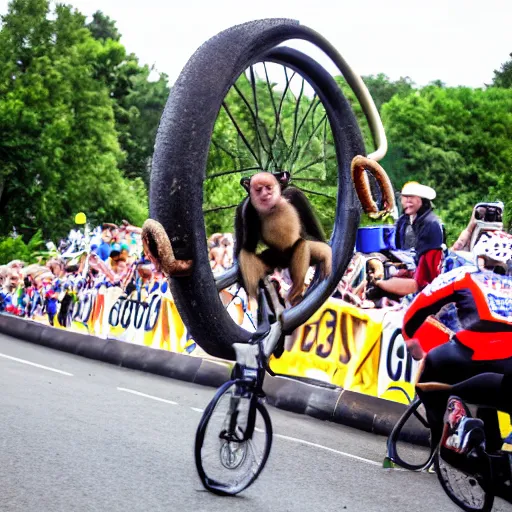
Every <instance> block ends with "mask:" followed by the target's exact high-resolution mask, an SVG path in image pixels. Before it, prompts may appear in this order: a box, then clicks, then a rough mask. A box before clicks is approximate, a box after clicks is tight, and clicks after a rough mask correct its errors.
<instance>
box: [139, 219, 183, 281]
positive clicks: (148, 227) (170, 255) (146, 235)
mask: <svg viewBox="0 0 512 512" xmlns="http://www.w3.org/2000/svg"><path fill="white" fill-rule="evenodd" d="M141 238H142V246H143V248H144V254H145V255H146V256H147V257H148V258H149V260H150V261H151V263H153V265H155V267H156V268H157V269H161V270H162V272H163V273H164V274H165V275H166V276H167V277H173V276H188V275H190V273H191V269H192V260H177V259H176V258H175V257H174V252H173V250H172V246H171V242H170V240H169V237H168V236H167V233H166V232H165V229H164V228H163V226H162V225H161V224H160V223H159V222H157V221H156V220H153V219H148V220H146V222H144V224H143V226H142V236H141Z"/></svg>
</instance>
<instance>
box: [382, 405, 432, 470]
mask: <svg viewBox="0 0 512 512" xmlns="http://www.w3.org/2000/svg"><path fill="white" fill-rule="evenodd" d="M434 453H435V447H432V446H431V445H430V427H429V424H428V421H427V418H426V414H425V410H424V407H423V405H422V403H421V400H420V399H419V398H416V399H415V400H414V401H413V402H411V404H410V405H409V407H408V408H407V410H406V411H405V412H404V414H403V415H402V417H401V418H400V419H399V420H398V422H397V423H396V425H395V426H394V428H393V430H392V431H391V434H390V435H389V438H388V459H390V460H391V461H392V462H393V463H394V464H397V465H398V466H400V467H402V468H404V469H408V470H409V471H421V470H424V469H427V468H428V467H429V466H430V465H431V464H432V461H433V458H434Z"/></svg>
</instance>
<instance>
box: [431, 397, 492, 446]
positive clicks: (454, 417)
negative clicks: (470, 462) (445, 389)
mask: <svg viewBox="0 0 512 512" xmlns="http://www.w3.org/2000/svg"><path fill="white" fill-rule="evenodd" d="M484 441H485V433H484V422H483V421H482V420H481V419H478V418H472V417H471V414H470V412H469V409H468V408H467V407H466V405H465V404H464V402H463V401H462V400H461V399H460V398H458V397H456V396H451V397H450V398H449V400H448V404H447V407H446V412H445V414H444V428H443V435H442V437H441V447H440V448H441V450H442V451H443V452H445V450H448V451H450V452H452V453H457V454H460V455H467V454H469V453H470V452H471V451H472V450H473V449H474V448H477V447H479V446H480V445H482V443H484ZM445 453H446V452H445Z"/></svg>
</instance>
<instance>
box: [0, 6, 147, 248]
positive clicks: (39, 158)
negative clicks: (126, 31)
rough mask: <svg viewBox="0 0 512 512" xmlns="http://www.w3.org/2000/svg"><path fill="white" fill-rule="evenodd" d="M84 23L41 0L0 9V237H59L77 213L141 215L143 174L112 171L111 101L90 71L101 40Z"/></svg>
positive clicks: (116, 150)
mask: <svg viewBox="0 0 512 512" xmlns="http://www.w3.org/2000/svg"><path fill="white" fill-rule="evenodd" d="M84 25H85V18H84V17H83V16H82V15H81V14H79V13H78V12H76V11H73V10H72V9H71V7H69V6H62V5H58V6H57V7H56V9H55V12H54V13H50V11H49V3H48V1H47V0H13V1H11V3H10V4H9V11H8V13H7V15H6V16H4V17H2V27H1V30H0V151H1V153H0V154H1V157H2V158H1V159H0V191H1V197H0V218H1V223H0V235H7V234H9V233H10V231H11V230H12V228H13V226H15V227H16V228H18V231H19V232H20V233H22V234H23V235H25V238H27V237H30V236H31V235H33V234H34V232H35V231H36V229H37V228H41V229H42V232H43V235H44V236H45V237H50V236H62V235H63V234H64V233H65V232H67V231H68V229H69V227H71V226H72V219H73V217H74V213H76V211H85V212H86V213H87V214H88V217H89V218H90V220H91V221H92V222H99V221H103V220H104V219H105V218H109V219H112V220H114V221H115V220H118V221H119V220H121V219H122V218H123V217H126V218H129V219H130V220H131V221H132V222H134V223H141V222H142V221H143V220H144V218H145V216H146V199H145V190H144V187H143V185H142V182H140V180H139V181H136V180H135V181H131V182H130V181H127V180H125V179H124V178H123V176H122V174H121V173H120V171H119V169H118V162H119V161H120V160H121V159H122V157H123V154H122V151H121V149H120V147H119V143H118V140H117V133H116V130H115V124H114V114H113V108H112V102H111V99H110V96H109V91H108V89H107V88H106V86H105V85H104V83H103V82H101V81H99V80H97V79H96V78H95V76H94V72H93V68H94V64H95V62H96V61H97V60H98V58H99V57H100V56H101V55H102V52H103V51H104V48H103V46H102V44H101V43H100V42H98V41H95V40H94V39H93V38H92V37H91V35H90V32H89V31H88V30H87V29H86V28H85V27H84ZM27 239H28V238H27Z"/></svg>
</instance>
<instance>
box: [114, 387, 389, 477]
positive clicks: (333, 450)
mask: <svg viewBox="0 0 512 512" xmlns="http://www.w3.org/2000/svg"><path fill="white" fill-rule="evenodd" d="M117 389H118V391H124V392H126V393H132V394H133V395H138V396H143V397H145V398H150V399H151V400H156V401H158V402H165V403H167V404H172V405H179V404H178V403H177V402H173V401H172V400H166V399H164V398H159V397H157V396H152V395H146V393H141V392H140V391H134V390H133V389H127V388H117ZM190 409H192V410H193V411H195V412H199V413H203V412H204V409H199V408H198V407H190ZM255 430H257V431H258V432H263V430H261V429H259V428H256V429H255ZM274 437H278V438H280V439H284V440H286V441H291V442H292V443H299V444H304V445H307V446H312V447H313V448H319V449H320V450H325V451H327V452H331V453H335V454H337V455H342V456H343V457H348V458H350V459H354V460H358V461H360V462H365V463H366V464H371V465H372V466H378V467H382V463H380V462H375V461H374V460H370V459H365V458H363V457H359V456H357V455H352V454H351V453H346V452H342V451H340V450H335V449H334V448H329V447H328V446H323V445H321V444H317V443H312V442H310V441H306V440H304V439H298V438H296V437H290V436H285V435H283V434H274Z"/></svg>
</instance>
